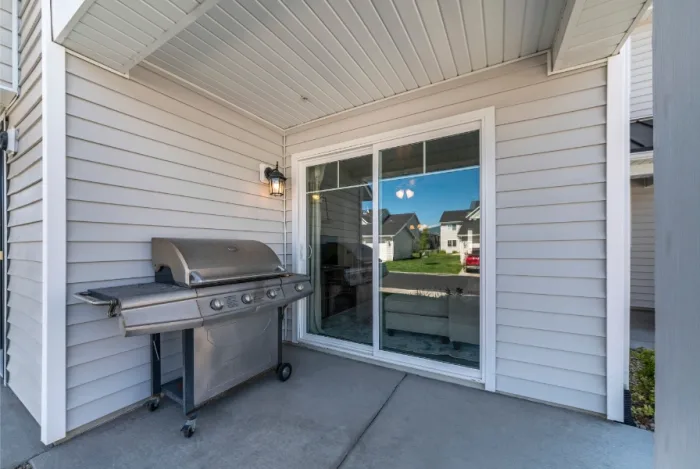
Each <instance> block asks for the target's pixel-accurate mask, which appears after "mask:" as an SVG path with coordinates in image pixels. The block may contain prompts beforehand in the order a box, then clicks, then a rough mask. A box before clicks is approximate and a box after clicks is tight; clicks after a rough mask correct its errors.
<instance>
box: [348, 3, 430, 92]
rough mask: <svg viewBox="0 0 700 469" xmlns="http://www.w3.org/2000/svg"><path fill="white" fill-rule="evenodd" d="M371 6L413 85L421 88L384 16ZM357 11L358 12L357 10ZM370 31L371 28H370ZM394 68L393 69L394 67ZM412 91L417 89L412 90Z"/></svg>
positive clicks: (371, 4)
mask: <svg viewBox="0 0 700 469" xmlns="http://www.w3.org/2000/svg"><path fill="white" fill-rule="evenodd" d="M351 6H352V5H351ZM370 6H371V7H372V10H373V11H374V14H375V15H376V16H377V18H378V19H379V22H380V23H381V24H382V27H383V28H384V32H385V33H386V35H387V37H389V40H390V41H391V43H392V44H393V46H394V49H395V50H396V53H397V54H398V55H399V57H400V58H401V61H402V62H403V64H404V66H405V67H406V70H408V73H409V75H411V79H412V80H413V83H415V84H416V87H417V88H419V86H418V80H417V79H416V76H415V75H414V74H413V72H412V71H411V67H409V66H408V62H406V58H405V57H404V56H403V54H402V53H401V49H399V46H398V45H397V44H396V41H395V40H394V37H393V36H392V35H391V33H390V32H389V28H388V27H387V26H386V23H384V20H383V19H382V16H381V15H380V14H379V10H377V7H376V6H375V5H374V3H370ZM354 8H355V7H354V6H353V9H354ZM355 11H357V10H355ZM358 16H359V14H358ZM368 31H369V28H368ZM392 68H393V67H392ZM401 83H403V80H402V81H401ZM403 85H404V86H405V87H406V88H407V89H411V88H409V87H408V86H406V84H405V83H403ZM412 89H415V88H412Z"/></svg>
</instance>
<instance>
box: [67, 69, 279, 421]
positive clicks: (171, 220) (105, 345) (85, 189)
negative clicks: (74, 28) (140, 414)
mask: <svg viewBox="0 0 700 469" xmlns="http://www.w3.org/2000/svg"><path fill="white" fill-rule="evenodd" d="M66 88H67V90H66V92H67V98H66V108H67V116H66V119H67V121H66V125H67V134H68V136H67V137H68V138H67V156H68V158H67V178H68V181H67V212H68V227H67V230H68V233H67V242H68V246H67V250H68V252H67V262H68V266H67V283H68V285H67V290H68V307H67V324H68V330H67V347H68V348H67V368H68V369H67V387H68V390H67V409H68V414H67V426H68V430H69V431H70V430H73V429H75V428H77V427H80V426H82V425H85V424H87V423H89V422H92V421H94V420H96V419H98V418H100V417H103V416H105V415H108V414H110V413H112V412H115V411H118V410H120V409H122V408H124V407H126V406H129V405H131V404H134V403H136V402H138V401H140V400H142V399H144V398H146V397H148V396H149V395H150V392H151V390H150V365H149V362H150V355H149V353H150V349H149V338H148V336H139V337H130V338H124V337H123V336H122V333H121V331H120V329H119V324H118V320H117V319H108V318H107V315H106V310H105V309H104V308H97V307H92V306H90V305H87V304H84V303H81V302H80V301H78V300H76V299H74V298H73V296H72V295H73V294H74V293H76V292H78V291H82V290H85V289H87V288H94V287H103V286H108V285H120V284H128V283H135V282H148V281H152V280H153V267H152V265H151V251H150V240H151V238H152V237H154V236H164V237H203V238H231V239H236V238H249V239H257V240H260V241H262V242H265V243H267V244H268V245H269V246H270V247H271V248H272V249H273V250H274V251H275V252H276V253H277V254H278V255H280V256H281V255H282V240H283V238H282V232H283V229H282V217H283V201H282V200H281V199H279V198H275V197H272V196H270V195H269V193H268V188H267V186H266V185H265V184H261V183H260V181H259V168H258V167H259V164H260V163H266V164H268V165H272V166H274V165H275V163H276V162H280V163H282V162H283V161H282V158H283V146H282V145H283V137H282V135H281V132H278V131H275V130H272V129H271V128H268V127H267V126H263V125H262V124H259V123H257V122H254V121H252V120H251V119H249V118H247V117H244V116H242V115H241V114H239V113H236V112H234V111H233V110H231V109H229V108H226V107H224V106H222V105H220V104H218V103H216V102H214V101H211V100H209V99H207V98H204V97H202V96H201V95H199V94H196V93H194V92H192V91H189V90H187V89H185V88H183V87H182V86H180V85H178V84H176V83H174V82H173V81H170V80H168V79H165V78H163V77H162V76H160V75H158V74H156V73H153V72H151V71H148V70H146V69H144V68H140V67H137V68H135V69H133V70H132V71H131V79H130V80H127V79H124V78H121V77H119V76H117V75H115V74H112V73H109V72H107V71H105V70H102V69H100V68H98V67H95V66H93V65H91V64H89V63H87V62H85V61H83V60H81V59H78V58H76V57H73V56H68V57H67V77H66ZM162 339H163V343H162V347H163V349H162V360H163V363H162V369H163V379H164V380H166V381H167V380H170V379H172V378H175V377H177V376H178V375H179V374H180V363H181V355H180V340H179V334H166V335H164V336H163V337H162Z"/></svg>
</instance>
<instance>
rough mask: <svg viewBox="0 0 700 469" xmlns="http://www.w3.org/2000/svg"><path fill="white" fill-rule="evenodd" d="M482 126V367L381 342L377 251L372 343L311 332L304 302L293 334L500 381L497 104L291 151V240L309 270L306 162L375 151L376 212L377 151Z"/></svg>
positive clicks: (405, 364)
mask: <svg viewBox="0 0 700 469" xmlns="http://www.w3.org/2000/svg"><path fill="white" fill-rule="evenodd" d="M477 129H478V130H480V139H481V141H480V150H481V166H480V177H481V181H480V200H481V215H482V216H481V243H482V246H481V277H480V287H481V288H480V291H481V294H480V303H481V308H480V310H481V312H480V314H481V316H480V327H481V341H480V355H481V356H480V369H478V370H476V369H472V368H467V367H463V366H459V365H454V364H449V363H443V362H438V361H435V360H430V359H426V358H420V357H415V356H409V355H404V354H399V353H395V352H389V351H386V350H380V348H379V334H380V321H379V319H380V318H379V314H380V311H379V294H378V292H379V288H378V287H379V272H380V271H379V261H378V257H377V256H374V257H373V287H374V288H373V290H374V292H375V294H374V295H373V308H372V309H373V345H372V346H369V345H365V344H357V343H353V342H349V341H344V340H340V339H335V338H330V337H323V336H319V335H315V334H309V333H308V332H307V322H306V320H307V318H306V302H305V301H304V302H299V303H298V306H297V308H296V314H297V318H298V321H297V329H296V330H295V331H294V332H295V334H294V338H295V340H297V341H299V342H302V343H305V344H308V345H311V346H314V347H317V348H320V349H323V350H328V351H331V352H335V353H341V354H344V355H348V356H352V357H356V358H358V359H361V360H363V361H368V362H373V363H377V364H382V365H388V366H392V367H396V368H399V369H404V370H411V371H414V372H416V373H418V374H423V375H428V376H434V377H438V378H445V379H448V380H450V381H456V382H462V381H463V382H477V383H482V384H483V385H484V387H485V389H486V390H489V391H495V387H496V255H495V253H496V208H495V207H496V170H495V166H496V162H495V156H496V143H495V141H496V131H495V109H494V108H493V107H491V108H486V109H481V110H478V111H474V112H469V113H465V114H460V115H456V116H452V117H448V118H445V119H439V120H435V121H431V122H426V123H423V124H419V125H414V126H410V127H406V128H403V129H398V130H394V131H390V132H384V133H381V134H377V135H372V136H369V137H363V138H360V139H355V140H352V141H348V142H343V143H340V144H337V145H330V146H327V147H323V148H318V149H314V150H309V151H305V152H301V153H297V154H294V155H292V175H293V178H294V181H295V184H294V186H293V190H292V197H293V200H292V210H293V212H292V242H293V246H294V249H293V253H294V255H293V265H294V269H295V271H298V272H301V273H306V271H307V257H308V252H307V245H306V168H307V167H308V166H312V165H317V164H322V163H328V162H332V161H338V160H343V159H346V158H352V157H354V156H360V155H367V154H369V153H372V154H373V161H372V174H373V184H372V186H373V214H374V217H375V218H376V217H377V216H378V215H377V213H378V208H379V200H378V195H377V194H378V187H379V171H378V169H379V151H381V150H383V149H387V148H392V147H395V146H400V145H407V144H410V143H415V142H419V141H425V140H431V139H435V138H441V137H447V136H450V135H456V134H460V133H464V132H469V131H473V130H477ZM373 221H374V223H373V227H374V228H373V235H372V238H373V245H374V246H373V247H374V249H373V252H375V253H377V252H379V233H378V226H379V224H378V221H377V220H373Z"/></svg>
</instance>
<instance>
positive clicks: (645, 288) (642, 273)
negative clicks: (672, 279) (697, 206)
mask: <svg viewBox="0 0 700 469" xmlns="http://www.w3.org/2000/svg"><path fill="white" fill-rule="evenodd" d="M631 205H632V253H631V256H630V264H631V266H630V304H631V306H632V307H633V308H634V307H636V308H654V186H649V187H640V186H632V193H631Z"/></svg>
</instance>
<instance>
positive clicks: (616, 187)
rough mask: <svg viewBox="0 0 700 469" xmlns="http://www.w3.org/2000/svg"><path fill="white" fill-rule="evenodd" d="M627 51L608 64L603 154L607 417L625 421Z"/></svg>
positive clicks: (627, 252) (627, 222) (628, 226)
mask: <svg viewBox="0 0 700 469" xmlns="http://www.w3.org/2000/svg"><path fill="white" fill-rule="evenodd" d="M629 95H630V45H629V40H628V41H627V43H626V44H625V46H624V47H623V48H622V50H621V51H620V54H619V55H616V56H614V57H611V58H610V59H608V86H607V135H606V141H607V152H606V163H607V164H606V177H605V180H606V214H607V216H606V221H607V223H606V272H607V276H606V292H607V294H606V314H607V334H606V342H607V347H606V350H607V390H606V393H607V417H608V419H610V420H615V421H618V422H622V421H624V389H625V386H626V383H627V382H628V376H629V327H630V326H629V307H630V304H629V303H630V290H629V284H630V281H629V270H630V167H629V166H630V164H629V161H630V160H629V155H630V149H629V145H630V139H629V128H630V117H629V115H630V109H629Z"/></svg>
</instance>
